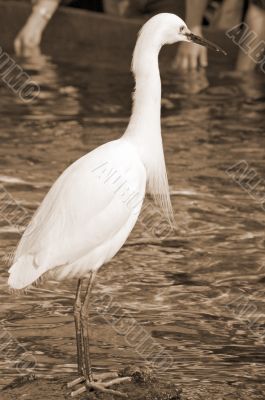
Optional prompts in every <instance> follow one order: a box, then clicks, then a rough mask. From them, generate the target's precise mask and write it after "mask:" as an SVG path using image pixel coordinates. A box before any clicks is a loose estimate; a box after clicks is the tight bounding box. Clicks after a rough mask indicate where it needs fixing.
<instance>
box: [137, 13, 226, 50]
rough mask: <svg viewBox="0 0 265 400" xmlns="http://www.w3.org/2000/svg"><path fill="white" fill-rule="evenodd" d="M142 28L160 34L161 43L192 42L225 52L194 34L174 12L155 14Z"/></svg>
mask: <svg viewBox="0 0 265 400" xmlns="http://www.w3.org/2000/svg"><path fill="white" fill-rule="evenodd" d="M150 28H151V29H150ZM152 28H153V29H152ZM143 29H144V30H145V29H147V30H148V31H149V32H151V31H152V32H153V34H154V32H155V31H156V32H157V33H158V34H159V36H160V38H159V39H160V44H161V45H164V44H173V43H177V42H192V43H196V44H199V45H201V46H205V47H208V48H209V49H211V50H215V51H219V52H222V53H223V54H226V52H225V51H224V50H223V49H221V47H219V46H217V45H216V44H215V43H212V42H210V41H209V40H206V39H204V38H202V37H200V36H197V35H194V34H193V33H192V32H191V31H190V29H189V28H188V27H187V25H186V24H185V22H184V21H183V20H182V19H181V18H180V17H178V16H177V15H175V14H170V13H161V14H157V15H155V16H154V17H152V18H151V19H150V20H149V21H148V22H147V23H146V24H145V26H144V28H143Z"/></svg>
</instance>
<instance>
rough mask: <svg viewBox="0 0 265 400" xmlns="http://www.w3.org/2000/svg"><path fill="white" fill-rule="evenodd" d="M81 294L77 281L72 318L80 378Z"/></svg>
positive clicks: (81, 355)
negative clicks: (73, 320) (73, 319)
mask: <svg viewBox="0 0 265 400" xmlns="http://www.w3.org/2000/svg"><path fill="white" fill-rule="evenodd" d="M81 292H82V280H81V279H78V283H77V290H76V297H75V305H74V318H75V331H76V346H77V365H78V375H79V376H82V375H83V374H84V359H83V335H82V327H81V318H80V314H81V307H82V301H81Z"/></svg>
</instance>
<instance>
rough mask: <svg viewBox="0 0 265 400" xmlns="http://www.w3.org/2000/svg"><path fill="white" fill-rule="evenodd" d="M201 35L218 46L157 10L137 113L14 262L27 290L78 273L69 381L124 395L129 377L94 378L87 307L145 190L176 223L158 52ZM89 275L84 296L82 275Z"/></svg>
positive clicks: (142, 38) (60, 187)
mask: <svg viewBox="0 0 265 400" xmlns="http://www.w3.org/2000/svg"><path fill="white" fill-rule="evenodd" d="M180 40H182V41H194V42H196V43H199V44H203V45H207V46H208V47H211V48H214V49H215V50H217V51H220V50H221V49H220V48H218V47H217V46H216V45H214V44H213V43H210V42H207V41H206V40H205V39H202V38H200V37H198V36H195V35H193V34H192V33H191V32H190V31H189V29H188V28H187V26H186V24H185V23H184V22H183V21H182V20H181V19H180V18H179V17H177V16H176V15H173V14H158V15H156V16H155V17H153V18H151V19H150V20H149V21H148V22H147V23H146V24H145V25H144V27H143V29H142V30H141V32H140V35H139V38H138V40H137V44H136V46H135V50H134V55H133V63H132V70H133V73H134V75H135V79H136V88H135V93H134V105H133V112H132V116H131V118H130V122H129V125H128V127H127V129H126V131H125V133H124V135H123V136H122V137H121V138H120V139H118V140H115V141H112V142H110V143H107V144H104V145H103V146H100V147H98V148H97V149H95V150H94V151H92V152H90V153H89V154H87V155H85V156H84V157H82V158H80V159H79V160H77V161H76V162H75V163H74V164H72V165H71V166H70V167H68V168H67V169H66V170H65V171H64V172H63V174H62V175H61V176H60V177H59V178H58V179H57V181H56V182H55V183H54V185H53V186H52V188H51V189H50V191H49V192H48V194H47V195H46V197H45V198H44V200H43V202H42V204H41V205H40V207H39V209H38V210H37V212H36V214H35V216H34V217H33V219H32V221H31V223H30V224H29V226H28V227H27V229H26V231H25V232H24V235H23V237H22V239H21V241H20V243H19V245H18V248H17V251H16V254H15V259H14V264H13V266H12V267H11V268H10V270H9V273H10V276H9V280H8V283H9V285H10V286H11V287H12V288H14V289H23V288H26V287H27V286H29V285H31V284H32V283H34V282H36V281H37V280H38V279H39V278H40V277H42V276H47V277H52V278H53V279H58V280H60V279H64V278H69V277H78V278H79V279H78V285H77V292H76V299H75V306H74V317H75V327H76V343H77V360H78V373H79V376H80V378H78V379H75V380H74V381H73V382H71V383H69V385H68V387H74V386H76V385H77V384H79V383H82V382H84V381H85V383H86V386H85V387H82V388H80V389H78V390H76V391H75V392H72V396H76V395H78V394H80V393H82V392H84V391H86V390H87V389H88V388H92V389H94V390H95V389H96V390H101V391H103V392H104V393H106V392H108V393H111V394H116V395H118V396H122V397H124V395H123V394H122V393H120V392H118V391H113V390H111V389H108V388H109V387H110V386H111V385H113V384H118V383H121V382H125V381H127V380H130V379H131V378H130V377H118V375H116V374H114V376H115V377H116V379H112V380H111V381H110V382H104V379H106V377H109V378H113V377H114V376H113V373H110V374H103V375H102V374H101V375H100V376H97V377H96V376H95V375H93V373H92V367H91V362H90V355H89V343H90V339H89V330H88V315H89V313H88V311H89V310H88V309H89V303H90V299H89V296H90V291H91V287H92V283H93V279H94V276H95V273H96V271H97V270H98V269H99V268H100V267H101V266H102V265H103V264H104V263H107V262H108V261H109V260H110V259H111V258H112V257H113V256H114V255H115V254H116V253H117V251H118V250H119V249H120V248H121V246H122V245H123V244H124V242H125V240H126V239H127V237H128V236H129V234H130V232H131V230H132V229H133V227H134V225H135V223H136V221H137V218H138V215H139V212H140V209H141V206H142V202H143V199H144V195H145V191H146V188H147V190H148V191H149V192H150V193H151V194H152V195H153V197H154V199H155V201H156V202H157V204H158V205H160V206H161V209H162V211H163V212H164V214H165V216H166V217H167V219H168V221H169V223H171V224H172V223H173V212H172V207H171V203H170V195H169V188H168V181H167V173H166V166H165V160H164V152H163V146H162V137H161V129H160V107H161V82H160V75H159V66H158V54H159V51H160V48H161V46H162V45H163V44H166V43H169V44H170V43H174V42H178V41H180ZM86 277H88V278H89V281H88V285H87V289H86V294H85V298H84V301H83V302H82V282H83V278H86Z"/></svg>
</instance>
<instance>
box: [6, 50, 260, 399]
mask: <svg viewBox="0 0 265 400" xmlns="http://www.w3.org/2000/svg"><path fill="white" fill-rule="evenodd" d="M20 63H22V64H23V61H20ZM73 63H74V64H75V65H71V64H70V63H69V62H66V61H63V60H62V61H60V62H55V61H52V60H50V59H48V58H45V57H44V58H42V60H41V62H40V60H38V61H36V60H35V61H31V62H28V61H27V62H25V61H24V64H23V65H24V67H26V69H27V70H28V71H29V73H30V74H31V76H32V77H33V78H34V79H35V80H36V81H37V82H38V83H40V85H41V94H40V97H39V98H38V100H37V101H35V102H34V104H24V103H22V102H21V100H20V99H19V98H18V97H17V96H16V95H14V94H13V93H12V91H11V90H10V89H9V88H7V87H6V86H5V85H4V83H1V87H0V92H1V97H0V105H1V123H0V137H1V149H0V164H1V176H0V181H1V182H2V184H3V185H4V187H5V188H6V190H8V192H9V193H10V194H11V195H12V196H13V197H14V199H15V200H16V201H18V202H20V204H21V205H22V206H23V207H25V209H26V210H27V211H28V212H29V213H32V212H33V210H35V209H36V207H37V205H38V204H39V202H40V201H41V199H42V198H43V196H44V195H45V193H46V192H47V190H48V188H49V187H50V186H51V184H52V182H53V181H54V180H55V178H56V177H57V176H58V174H60V173H61V172H62V171H63V170H64V168H65V167H66V166H67V165H69V164H70V163H71V162H72V161H74V160H75V159H77V158H78V157H80V156H82V155H83V154H84V153H86V152H88V151H90V150H91V149H93V148H95V147H96V146H98V145H99V144H101V143H103V142H105V141H109V140H111V139H113V138H117V137H119V136H120V135H121V133H122V132H123V130H124V128H125V126H126V122H127V119H128V116H129V110H130V96H129V92H130V91H131V90H132V80H131V77H130V75H129V73H128V72H126V73H124V72H122V71H117V70H115V69H112V68H107V67H106V66H104V65H102V66H96V67H94V66H93V65H92V64H91V65H90V66H87V67H84V66H78V62H77V61H76V60H75V61H74V62H73ZM225 68H227V67H226V66H223V65H222V64H219V65H215V67H213V69H212V70H211V71H210V72H208V80H209V86H208V87H205V86H206V85H205V77H202V76H200V77H199V76H196V77H193V78H192V82H191V83H190V81H189V80H190V79H191V77H190V76H188V77H180V76H178V75H177V74H173V73H171V74H169V73H168V74H166V75H163V99H164V100H163V109H162V126H163V139H164V148H165V154H166V160H167V168H168V174H169V181H170V186H171V192H172V202H173V206H174V211H175V215H176V221H177V230H176V232H175V233H172V232H171V233H170V235H169V236H168V237H166V238H164V239H163V240H162V239H159V238H158V237H157V236H154V235H152V229H151V230H150V226H149V228H148V227H146V226H145V224H143V223H141V222H140V223H139V224H138V225H137V226H136V228H135V229H134V231H133V233H132V234H131V236H130V238H129V240H128V242H127V244H126V245H125V246H124V247H123V249H122V250H121V251H120V252H119V254H118V255H117V256H116V257H115V259H114V260H113V261H112V262H111V264H110V265H108V266H106V267H104V268H102V269H101V270H100V273H99V274H98V278H97V280H96V284H95V287H94V292H93V298H94V300H96V301H97V307H92V309H91V317H92V318H91V329H92V357H93V365H94V367H95V369H97V370H100V369H117V368H121V367H124V366H126V365H132V364H145V363H146V362H147V361H146V360H144V358H143V357H141V355H140V354H139V353H138V352H137V351H136V350H135V347H136V344H135V343H133V344H132V345H131V346H130V345H129V343H128V338H126V336H124V334H122V332H121V331H119V329H117V328H114V327H113V323H112V322H113V319H112V318H111V316H108V313H107V312H106V314H104V317H102V315H100V314H99V313H98V310H100V309H101V306H102V307H103V306H104V304H103V300H102V294H108V295H110V296H111V297H112V298H113V299H114V301H116V302H117V303H118V304H119V307H120V309H119V311H118V315H117V317H118V316H119V314H123V315H125V317H126V318H125V325H126V324H128V325H129V323H130V321H133V325H134V326H136V330H138V329H139V330H140V327H142V328H144V329H145V333H146V332H147V333H148V334H149V335H150V337H151V338H153V340H154V341H155V343H156V344H159V345H160V346H162V348H163V349H164V350H163V351H164V352H165V354H167V356H168V362H169V364H168V370H166V371H165V370H161V371H160V372H159V371H158V374H160V376H161V377H162V378H165V379H171V380H174V381H175V382H176V383H178V384H180V385H187V386H190V387H193V386H194V385H198V384H201V383H207V382H211V383H216V385H217V384H224V383H226V384H229V385H231V386H240V385H241V386H243V387H246V388H247V387H251V388H252V389H251V393H250V394H249V395H248V398H253V399H254V398H262V395H260V396H261V397H255V396H256V395H255V390H259V393H263V394H264V398H265V385H264V374H265V366H264V363H265V352H264V334H265V320H264V306H265V300H264V291H265V290H264V282H265V260H264V226H265V216H264V211H263V209H262V207H261V206H260V204H259V202H258V201H257V199H256V198H255V197H253V196H251V195H250V194H248V193H247V192H246V191H245V190H243V189H242V188H241V187H240V186H239V185H238V184H237V183H236V182H234V181H233V180H232V179H231V177H230V176H228V174H227V173H226V169H227V168H229V167H230V166H232V165H233V164H235V163H236V162H237V161H240V160H246V162H247V163H248V165H249V167H251V168H254V169H255V170H256V171H257V173H258V175H259V176H260V178H261V179H262V178H263V177H265V166H264V165H265V164H264V148H265V136H264V111H265V105H264V94H265V84H264V80H263V77H258V76H257V77H252V78H251V77H249V78H246V79H245V81H240V80H238V79H235V78H231V77H230V78H222V77H221V76H220V72H221V71H222V70H223V69H225ZM198 78H200V79H199V80H198ZM198 82H199V83H198ZM203 87H204V89H203ZM200 89H201V90H200ZM191 92H194V93H193V94H191ZM196 92H197V93H196ZM18 239H19V233H18V232H17V230H16V228H15V227H14V226H12V224H11V225H10V224H9V223H8V222H7V221H5V220H1V223H0V256H2V257H3V258H4V257H5V255H6V254H8V252H9V251H12V249H13V248H14V246H15V245H16V243H17V241H18ZM7 269H8V267H7V265H6V262H4V260H3V259H2V261H1V271H0V288H1V292H0V296H1V330H2V332H0V334H1V336H2V337H3V335H5V336H7V334H8V335H10V338H12V339H10V340H9V343H8V345H4V346H3V347H2V348H1V351H0V369H1V375H0V384H1V385H4V384H6V383H8V382H9V381H10V380H11V379H12V378H13V377H14V376H17V374H18V371H17V369H16V362H17V361H19V360H21V359H22V360H23V359H24V358H25V357H30V355H32V356H34V358H35V359H36V367H35V373H37V374H38V375H42V376H48V375H49V376H50V375H67V374H69V378H70V375H71V373H72V372H74V371H75V341H74V324H73V316H72V305H73V299H74V294H75V285H76V282H74V281H70V282H63V283H60V284H58V283H56V282H51V283H49V284H47V283H46V284H45V286H44V287H40V288H37V289H32V290H30V291H29V292H28V293H27V294H24V295H21V296H14V295H12V294H10V293H9V291H8V288H7V283H6V282H7V276H8V274H7ZM101 302H102V304H101ZM108 311H109V313H110V314H111V312H112V311H111V310H108ZM124 313H125V314H124ZM7 332H8V333H7ZM149 361H150V360H149ZM172 361H174V362H173V363H172ZM22 364H23V363H22ZM22 372H25V370H23V365H22Z"/></svg>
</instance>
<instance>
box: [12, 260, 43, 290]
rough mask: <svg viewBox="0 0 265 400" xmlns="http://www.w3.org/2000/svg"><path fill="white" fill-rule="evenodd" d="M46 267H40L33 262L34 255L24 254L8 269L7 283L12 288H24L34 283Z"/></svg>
mask: <svg viewBox="0 0 265 400" xmlns="http://www.w3.org/2000/svg"><path fill="white" fill-rule="evenodd" d="M45 270H46V268H45V267H44V268H41V267H40V266H38V265H36V264H35V262H34V256H33V255H31V254H29V255H24V256H21V257H19V258H18V260H17V261H16V262H15V263H14V264H13V265H12V267H11V268H10V269H9V271H8V272H9V274H10V275H9V279H8V285H9V286H10V287H11V288H12V289H18V290H19V289H25V288H26V287H27V286H29V285H31V284H32V283H34V282H35V281H36V280H37V279H38V278H39V277H40V276H41V275H42V274H43V273H44V272H45Z"/></svg>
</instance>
